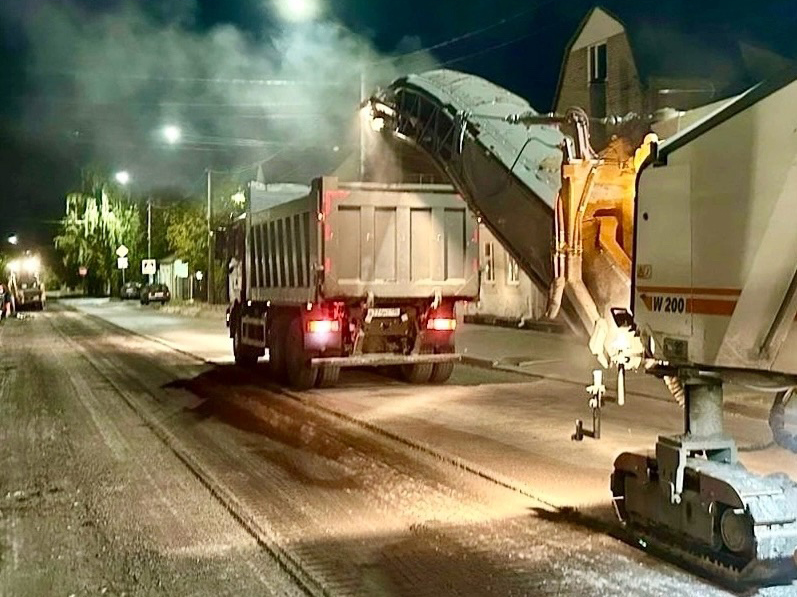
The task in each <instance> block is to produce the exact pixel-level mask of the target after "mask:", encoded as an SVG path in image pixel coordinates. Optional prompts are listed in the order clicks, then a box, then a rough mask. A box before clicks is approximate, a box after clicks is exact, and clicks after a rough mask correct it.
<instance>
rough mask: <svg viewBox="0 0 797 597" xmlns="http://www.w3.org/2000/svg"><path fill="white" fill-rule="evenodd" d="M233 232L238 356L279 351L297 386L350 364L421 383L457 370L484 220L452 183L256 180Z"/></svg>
mask: <svg viewBox="0 0 797 597" xmlns="http://www.w3.org/2000/svg"><path fill="white" fill-rule="evenodd" d="M247 206H248V207H247V211H246V213H245V214H243V216H242V217H241V218H239V220H238V221H236V222H235V223H234V225H233V226H232V227H231V228H230V229H229V230H228V231H227V233H226V237H227V238H226V241H225V242H226V246H227V253H228V255H227V259H228V264H229V277H228V281H229V287H228V290H229V307H228V309H227V325H228V327H229V330H230V337H231V338H232V345H233V353H234V355H235V361H236V363H238V364H240V365H244V366H251V365H253V364H255V363H256V362H257V360H258V359H259V358H260V357H261V356H264V355H265V354H266V351H267V352H268V367H269V370H270V374H271V375H272V376H273V378H274V379H276V380H279V381H282V382H287V383H288V384H289V385H290V386H292V387H294V388H297V389H307V388H310V387H313V386H319V387H326V386H330V385H333V384H335V383H336V382H337V380H338V377H339V374H340V370H341V368H345V367H355V366H373V367H376V366H392V367H395V368H396V370H397V371H399V372H400V374H401V375H402V376H403V378H404V379H406V380H407V381H409V382H411V383H428V382H432V383H442V382H445V381H446V380H447V379H448V378H449V377H450V375H451V373H452V371H453V367H454V362H455V361H456V360H458V359H459V355H457V354H456V352H455V345H454V332H455V329H456V325H457V319H456V310H455V308H456V303H457V302H458V301H466V300H473V299H476V298H477V297H478V294H479V260H478V222H477V220H476V217H475V216H474V215H473V214H472V212H470V211H469V209H468V207H467V205H466V204H465V202H464V201H463V200H462V198H461V197H460V195H459V194H457V193H456V192H455V191H454V189H453V187H451V186H450V185H443V184H384V183H371V182H343V181H340V180H338V179H337V178H336V177H332V176H325V177H320V178H317V179H315V180H314V181H312V184H311V185H310V186H304V185H295V184H268V185H258V184H250V185H249V189H248V201H247Z"/></svg>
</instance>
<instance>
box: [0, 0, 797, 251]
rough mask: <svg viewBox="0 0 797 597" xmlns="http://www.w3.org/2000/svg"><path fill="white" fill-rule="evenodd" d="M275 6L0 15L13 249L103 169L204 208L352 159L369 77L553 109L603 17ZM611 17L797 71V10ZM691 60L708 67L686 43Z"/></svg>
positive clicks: (42, 0) (489, 1)
mask: <svg viewBox="0 0 797 597" xmlns="http://www.w3.org/2000/svg"><path fill="white" fill-rule="evenodd" d="M276 1H277V0H273V1H272V0H224V1H221V0H164V1H156V0H138V1H132V0H128V1H127V2H121V1H116V0H83V1H80V0H72V1H69V0H2V2H1V3H0V64H2V84H0V102H1V105H0V138H2V145H0V175H2V180H3V188H2V199H0V205H2V214H0V235H2V236H1V237H0V238H2V239H3V241H4V239H5V237H6V235H7V234H8V233H10V232H17V233H19V235H20V236H21V237H22V238H26V239H29V240H33V239H35V240H36V241H38V242H41V243H47V242H49V239H50V237H51V236H52V234H53V232H54V229H53V225H52V222H53V221H55V220H57V218H58V217H59V216H60V214H61V213H62V209H63V208H62V206H63V197H64V194H65V193H66V192H67V191H68V190H70V189H71V188H73V187H74V185H75V184H76V182H77V181H78V179H79V174H80V169H81V168H82V167H85V166H88V165H90V164H91V165H94V166H96V167H98V168H101V169H105V170H106V171H108V172H113V171H115V170H119V169H126V170H129V171H130V172H131V174H132V176H133V178H134V185H133V187H132V188H133V192H134V193H135V194H139V195H140V194H143V193H145V192H146V191H147V190H148V189H150V188H153V187H159V186H176V187H180V188H182V189H183V190H185V191H187V192H191V191H193V192H201V188H202V186H201V185H202V174H203V170H204V168H205V167H207V166H211V167H213V168H231V167H233V166H236V165H246V164H250V163H254V162H256V161H257V160H259V159H262V158H266V157H271V156H274V155H275V154H277V153H280V152H282V153H283V155H285V154H284V152H286V151H291V150H297V149H300V148H302V147H316V148H321V149H323V150H326V149H324V148H332V147H340V148H342V149H343V151H344V152H345V150H346V149H347V148H349V147H350V146H351V138H350V136H349V135H347V133H346V132H345V129H346V127H345V126H344V123H345V122H346V121H347V119H349V118H350V116H351V114H352V111H353V110H354V108H355V107H356V102H357V99H358V94H359V72H360V71H361V65H363V64H364V65H366V70H367V73H368V75H367V77H368V83H369V86H375V85H378V84H385V83H387V82H389V80H390V79H391V78H393V77H395V76H398V75H401V74H405V73H407V72H418V71H422V70H426V69H428V68H430V67H434V66H435V65H440V64H442V65H444V66H445V67H446V68H453V69H457V70H464V71H467V72H471V73H474V74H477V75H480V76H483V77H485V78H487V79H490V80H492V81H493V82H495V83H497V84H499V85H502V86H504V87H507V88H508V89H510V90H512V91H514V92H516V93H518V94H519V95H521V96H523V97H525V98H527V99H528V100H529V102H530V103H531V104H532V106H534V107H536V108H537V109H538V110H545V111H547V110H549V109H550V108H551V102H552V99H553V93H554V87H555V85H556V79H557V76H558V72H559V66H560V62H561V59H562V53H563V51H564V48H565V46H566V44H567V42H568V40H569V39H570V36H571V35H572V34H573V32H574V31H575V29H576V27H577V26H578V23H579V22H580V20H581V19H582V18H583V17H584V15H585V14H586V13H587V11H588V10H589V9H590V8H591V7H592V6H593V3H591V2H587V1H582V0H578V1H572V2H566V1H563V0H559V1H552V0H547V1H546V0H522V1H519V0H460V1H456V0H432V1H430V0H425V1H420V0H402V1H394V2H385V1H383V0H320V2H321V4H322V7H323V14H322V15H321V16H320V17H318V18H317V19H316V20H315V21H314V22H311V23H296V22H287V21H286V20H285V19H284V18H282V17H281V16H280V15H279V13H278V11H277V10H276V9H275V6H274V3H275V2H276ZM288 1H290V0H288ZM601 5H602V6H604V7H605V8H607V9H608V10H610V11H611V12H613V13H614V14H615V15H617V16H618V17H619V18H621V19H622V20H623V21H624V22H625V23H626V25H627V28H628V29H629V30H632V31H633V32H636V37H637V38H638V39H641V40H642V42H643V43H644V39H645V37H646V35H645V32H649V31H655V32H656V35H650V36H649V39H654V38H656V36H659V38H660V37H661V36H662V35H663V36H665V37H670V36H672V37H671V38H672V39H675V38H677V39H682V38H683V39H685V40H688V39H702V40H703V41H704V42H708V43H711V41H712V40H715V39H717V40H719V39H728V38H732V39H739V40H744V41H747V42H750V43H753V44H755V45H757V46H761V47H764V48H767V49H770V50H773V51H776V52H778V53H780V54H781V55H783V56H786V57H790V58H795V57H797V36H796V35H794V32H795V31H797V1H796V0H780V1H776V0H769V1H767V0H764V1H759V2H755V3H753V2H749V1H746V2H740V1H737V0H726V1H724V2H714V1H710V2H704V1H700V2H697V1H696V0H691V1H686V0H684V1H681V0H659V1H658V2H653V1H650V0H638V1H636V2H621V1H606V2H603V3H601ZM452 38H459V39H457V40H455V41H453V42H450V43H446V42H447V41H448V40H451V39H452ZM430 47H431V49H430V50H428V51H418V50H421V49H423V48H430ZM679 47H682V51H683V52H687V53H688V52H690V51H694V49H693V48H691V47H690V44H689V43H688V41H687V42H685V43H683V44H679ZM648 50H650V48H648ZM408 53H410V54H409V55H407V56H405V58H403V59H401V60H393V61H390V60H388V58H390V57H392V56H396V55H400V54H408ZM699 59H700V58H699V55H698V56H696V57H695V60H699ZM172 122H173V123H176V124H179V126H181V128H183V130H184V131H185V133H186V139H185V142H184V143H183V144H181V146H180V147H171V146H168V145H166V144H165V143H164V142H163V140H162V138H161V137H160V135H159V133H158V131H159V130H160V128H159V127H162V126H163V125H164V124H168V123H172ZM319 174H320V172H319Z"/></svg>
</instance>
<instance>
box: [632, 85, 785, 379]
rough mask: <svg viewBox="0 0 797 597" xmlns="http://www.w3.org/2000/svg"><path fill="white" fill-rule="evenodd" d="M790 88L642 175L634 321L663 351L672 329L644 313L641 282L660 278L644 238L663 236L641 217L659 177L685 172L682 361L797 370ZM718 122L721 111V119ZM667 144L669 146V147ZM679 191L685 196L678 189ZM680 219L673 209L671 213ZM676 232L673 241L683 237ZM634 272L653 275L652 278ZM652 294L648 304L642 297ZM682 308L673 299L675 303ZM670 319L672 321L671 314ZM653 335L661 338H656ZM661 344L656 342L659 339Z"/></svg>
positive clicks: (737, 112) (680, 146)
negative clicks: (687, 232)
mask: <svg viewBox="0 0 797 597" xmlns="http://www.w3.org/2000/svg"><path fill="white" fill-rule="evenodd" d="M795 105H797V82H792V83H791V84H788V85H785V86H783V87H781V88H779V89H776V90H775V91H773V92H772V93H771V94H770V95H767V96H764V97H761V98H758V99H757V101H756V102H755V103H752V104H750V105H747V106H746V107H744V108H743V109H735V108H734V106H733V105H731V106H729V108H728V109H727V111H728V117H727V118H725V119H722V118H718V117H717V116H714V117H713V118H714V120H715V121H716V123H715V125H714V126H712V127H711V128H707V129H705V130H703V131H702V133H701V134H699V135H693V134H692V133H686V136H687V137H688V140H687V141H686V142H683V141H682V140H681V139H680V138H679V137H675V138H673V139H671V140H669V141H668V142H667V143H664V144H662V147H661V151H660V153H659V158H660V163H661V165H660V166H658V167H655V166H653V167H648V168H646V169H645V170H644V171H643V173H642V174H641V177H640V188H639V195H640V196H639V201H640V203H639V212H638V213H639V219H638V221H637V226H638V251H639V253H638V255H637V267H636V271H635V276H636V278H635V286H636V295H637V296H636V299H637V306H636V311H637V313H636V316H637V320H638V321H639V322H640V323H644V324H647V325H649V326H650V328H651V330H652V331H653V332H654V338H655V339H656V340H657V346H658V348H659V349H660V351H662V352H661V353H657V356H658V357H661V358H663V359H665V360H680V359H675V358H674V356H673V355H672V354H668V352H667V350H666V348H667V347H665V346H663V345H662V342H664V341H665V340H664V337H665V336H667V334H669V333H672V332H673V329H672V327H671V326H672V324H671V323H668V324H666V325H665V324H664V323H661V322H659V321H656V319H655V318H654V317H652V316H651V315H649V314H648V313H649V310H648V309H647V305H646V304H645V301H644V300H641V299H642V297H641V295H642V293H643V289H644V288H645V287H646V286H656V285H658V283H657V284H653V283H652V281H655V280H656V278H657V276H658V272H657V271H656V263H655V262H653V268H652V272H651V270H650V269H649V268H648V269H646V268H644V267H643V266H644V265H645V264H646V263H648V262H652V261H653V260H652V259H651V258H649V257H647V254H646V248H645V246H646V244H649V240H647V237H648V236H651V237H653V238H655V237H656V236H657V235H661V234H662V231H661V230H659V229H658V228H657V224H656V222H655V221H654V220H653V218H651V220H650V221H648V222H646V221H644V219H643V215H644V212H645V211H646V209H647V208H648V206H649V205H650V203H651V202H652V201H654V200H655V198H656V197H657V196H658V194H659V193H660V190H659V189H657V188H656V186H657V185H656V184H654V183H657V182H660V181H657V180H656V178H657V177H661V176H664V177H665V178H668V177H667V176H666V175H660V174H658V172H664V173H667V172H674V171H675V170H677V169H679V168H680V169H683V168H688V172H689V174H688V178H689V180H690V182H689V189H688V193H689V195H690V197H691V200H690V202H689V204H688V205H686V206H680V207H679V209H685V210H686V211H688V212H689V218H690V223H691V267H692V271H691V282H690V283H688V284H684V289H683V290H684V291H685V292H684V295H683V296H684V298H685V299H686V300H685V302H684V307H685V309H686V312H688V313H689V314H691V318H692V329H691V333H690V335H689V337H688V354H689V361H690V362H691V363H694V364H699V365H703V366H708V367H722V368H734V369H745V370H748V371H751V372H752V371H753V370H758V371H775V372H778V373H783V374H792V375H793V374H797V352H795V350H794V346H795V345H796V344H797V341H795V339H794V337H793V336H794V333H795V326H794V323H793V322H794V319H795V316H797V228H796V227H795V226H794V214H795V213H797V134H795V132H794V131H795V130H797V112H795V110H794V106H795ZM720 116H721V115H720ZM668 145H672V146H673V148H674V150H670V149H669V148H668ZM681 192H684V191H683V190H682V191H681ZM668 217H669V218H670V220H671V221H672V222H679V221H681V220H682V219H683V218H684V216H683V214H680V213H677V212H676V210H673V212H672V213H671V214H670V215H669V216H668ZM680 238H681V236H680V235H679V236H673V239H680ZM678 243H679V241H678V240H672V241H671V244H670V246H669V247H667V246H664V245H663V246H661V247H660V248H654V249H655V251H654V252H655V253H656V260H658V261H661V260H662V259H664V253H665V252H666V251H668V250H669V251H680V248H676V247H675V245H676V244H678ZM641 274H646V275H647V274H650V275H651V276H652V277H651V282H650V283H649V282H648V280H646V279H642V277H641ZM649 300H650V297H649V298H648V301H649ZM678 307H680V303H679V305H678ZM669 319H672V321H675V317H674V316H673V317H672V318H668V320H669ZM657 334H658V335H657ZM660 338H661V339H660Z"/></svg>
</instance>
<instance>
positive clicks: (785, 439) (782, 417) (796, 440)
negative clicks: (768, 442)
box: [769, 389, 797, 454]
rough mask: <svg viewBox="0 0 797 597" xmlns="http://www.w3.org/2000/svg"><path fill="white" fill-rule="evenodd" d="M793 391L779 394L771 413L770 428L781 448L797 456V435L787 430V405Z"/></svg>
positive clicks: (773, 437) (773, 403)
mask: <svg viewBox="0 0 797 597" xmlns="http://www.w3.org/2000/svg"><path fill="white" fill-rule="evenodd" d="M792 392H793V390H792V389H789V390H786V391H784V392H778V393H777V394H776V395H775V400H774V401H773V402H772V408H771V409H770V411H769V428H770V429H772V439H774V440H775V443H776V444H778V445H779V446H780V447H781V448H784V449H786V450H789V451H791V452H794V453H795V454H797V435H795V434H793V433H790V432H789V431H787V430H786V405H787V404H788V403H789V399H790V398H791V397H792Z"/></svg>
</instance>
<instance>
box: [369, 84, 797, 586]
mask: <svg viewBox="0 0 797 597" xmlns="http://www.w3.org/2000/svg"><path fill="white" fill-rule="evenodd" d="M795 106H797V71H792V72H789V73H785V74H784V75H783V76H782V77H780V78H779V79H777V80H773V81H769V82H766V83H762V84H760V85H758V86H756V87H754V88H752V89H751V90H749V91H748V92H746V93H744V94H742V95H741V96H739V97H737V98H735V99H733V100H730V101H728V102H727V103H724V104H722V105H720V106H719V107H718V108H717V109H716V110H715V111H714V112H710V113H709V114H708V115H706V116H705V117H703V118H702V119H700V120H698V121H696V122H695V123H694V124H693V125H691V126H689V127H688V128H686V129H684V130H682V131H680V132H678V133H676V134H674V135H673V136H671V137H669V138H668V139H666V140H665V141H662V142H659V140H658V139H657V138H656V136H655V135H652V134H648V135H644V134H638V135H636V137H634V136H631V137H628V136H617V137H615V138H613V139H612V140H611V141H610V142H609V143H608V145H607V146H606V147H605V148H604V149H603V150H601V151H600V152H599V153H598V152H595V151H594V150H593V149H592V147H591V146H590V138H589V128H590V124H591V121H590V119H589V118H588V117H587V116H586V114H585V113H584V112H583V111H582V110H579V109H572V110H569V111H568V112H567V113H566V114H564V115H555V114H539V113H536V112H534V111H533V110H532V109H531V108H530V107H529V105H528V104H527V103H526V102H525V101H524V100H522V99H521V98H519V97H518V96H516V95H513V94H512V93H510V92H508V91H506V90H504V89H501V88H500V87H497V86H495V85H493V84H491V83H489V82H487V81H484V80H483V79H480V78H478V77H474V76H472V75H467V74H464V73H459V72H454V71H449V70H436V71H430V72H427V73H423V74H421V75H411V76H407V77H403V78H401V79H398V80H396V81H394V82H393V83H392V84H391V85H390V86H389V87H388V88H386V89H385V90H382V91H380V92H379V93H377V94H375V95H374V96H373V97H372V98H371V99H370V101H369V102H368V103H367V104H366V105H365V106H364V110H367V111H368V112H369V114H370V118H371V120H372V124H373V125H374V126H373V128H374V130H379V131H381V134H382V135H384V136H386V137H387V138H388V139H390V140H391V141H393V142H395V141H398V142H402V143H409V144H411V145H412V146H414V147H416V148H418V149H420V150H421V151H422V152H423V153H424V154H426V156H427V157H428V158H430V159H431V160H432V161H433V162H434V163H435V164H436V165H437V167H438V168H439V169H440V170H441V171H442V172H444V173H445V175H446V176H447V177H448V178H449V179H450V181H451V182H452V183H453V184H454V186H455V187H456V188H457V190H458V191H459V192H460V194H461V195H462V196H463V197H464V198H465V200H466V201H467V202H468V203H469V205H470V207H471V209H473V210H474V212H475V213H477V215H478V216H479V218H481V221H482V222H483V223H484V224H485V225H486V226H487V228H488V229H490V230H491V232H493V234H494V235H495V236H496V237H497V238H498V239H499V240H500V241H501V242H502V244H503V245H504V247H505V248H506V249H507V251H508V252H509V253H510V254H511V255H512V257H513V258H515V259H516V260H517V261H518V263H519V265H520V267H521V268H522V269H523V270H524V272H525V273H526V274H527V275H528V276H529V277H530V278H531V280H532V281H533V282H534V283H535V284H536V285H537V286H538V287H539V288H540V289H541V290H543V291H545V292H546V293H547V294H548V297H549V298H548V316H550V317H556V316H559V317H560V318H561V319H563V320H564V321H566V322H567V323H568V324H569V325H570V326H571V327H573V329H576V330H580V331H581V333H583V334H584V336H585V337H587V338H588V339H589V340H588V341H589V346H590V350H591V351H592V352H593V354H595V356H596V357H597V359H598V360H599V362H600V363H601V365H602V366H603V367H604V368H608V367H614V368H616V369H617V371H618V384H617V394H618V396H617V398H618V403H620V404H622V403H623V401H624V394H625V391H624V382H623V380H624V373H625V371H627V370H631V369H641V368H643V369H644V370H645V371H646V372H647V373H649V374H652V375H655V376H657V377H660V378H662V379H663V380H664V382H665V383H666V385H667V387H668V388H669V389H670V392H671V393H672V395H673V396H674V398H675V399H677V400H678V402H679V403H680V404H681V405H682V407H683V409H684V414H685V416H684V433H683V434H681V435H678V436H674V437H660V438H659V440H658V442H657V444H656V448H655V453H654V454H652V455H641V454H631V453H624V454H621V455H620V456H619V457H618V458H617V460H616V462H615V468H614V472H613V473H612V475H611V491H612V495H613V501H614V505H615V509H616V512H617V514H618V516H619V517H620V519H621V520H622V521H623V523H625V526H626V529H627V530H628V531H629V533H631V534H632V536H634V537H636V538H638V539H639V540H640V542H641V543H644V544H646V545H652V546H654V547H657V548H658V549H660V550H666V553H669V554H671V555H674V556H675V557H677V558H678V559H679V560H681V561H686V562H687V563H688V564H690V565H691V566H696V567H699V568H701V569H704V570H707V571H708V572H710V573H711V574H712V575H718V576H722V577H724V578H726V579H728V580H732V581H747V580H751V581H756V582H760V581H768V580H772V579H773V578H783V577H785V578H790V577H793V576H794V575H795V571H797V484H795V483H794V482H793V481H792V480H791V479H789V478H788V477H787V476H785V475H771V476H767V477H762V476H757V475H755V474H752V473H750V472H748V471H747V470H746V469H745V468H744V467H743V466H742V465H741V464H740V463H739V461H738V456H737V447H736V444H735V442H734V440H733V439H732V438H731V437H730V436H729V435H728V434H727V433H726V432H725V431H724V429H723V385H724V384H726V383H733V384H741V385H744V386H747V387H749V388H752V389H756V390H761V391H768V392H772V393H773V394H776V399H775V404H774V406H773V410H772V415H771V421H770V422H771V424H772V427H773V431H774V432H775V438H776V440H777V441H778V443H779V444H781V445H782V446H784V447H787V448H790V449H792V450H793V451H797V445H795V444H797V441H795V438H794V437H793V436H791V435H790V434H789V433H787V432H786V431H785V430H784V427H783V412H784V409H785V405H786V403H787V401H788V398H789V397H790V395H791V391H792V388H794V387H796V386H797V324H795V318H797V132H795V131H797V109H796V108H795ZM637 118H638V119H639V117H637ZM642 120H645V119H642ZM602 124H603V125H605V124H607V123H606V121H604V122H603V123H602ZM609 124H611V123H609ZM649 124H650V123H649V122H648V125H649ZM645 130H649V126H647V128H646V129H645ZM602 386H603V384H602V383H601V379H600V377H599V376H598V377H597V378H596V379H595V383H593V385H592V386H591V388H590V389H591V391H592V392H593V394H594V395H593V399H592V401H591V406H593V407H594V408H595V411H597V413H598V414H599V408H600V405H601V400H602V393H603V387H602ZM595 411H593V412H594V413H595ZM593 418H594V423H598V424H599V418H597V417H595V416H594V417H593ZM579 431H580V432H581V433H582V435H583V430H579ZM598 431H599V428H596V429H595V430H594V431H593V435H598V433H596V432H598Z"/></svg>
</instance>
